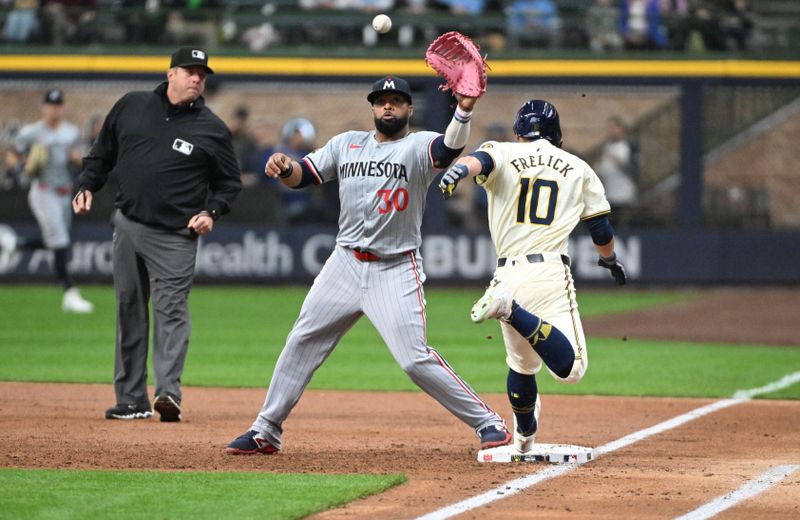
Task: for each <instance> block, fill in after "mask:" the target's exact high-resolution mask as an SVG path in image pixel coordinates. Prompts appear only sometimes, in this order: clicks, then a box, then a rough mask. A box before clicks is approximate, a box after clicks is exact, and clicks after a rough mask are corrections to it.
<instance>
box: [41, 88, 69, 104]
mask: <svg viewBox="0 0 800 520" xmlns="http://www.w3.org/2000/svg"><path fill="white" fill-rule="evenodd" d="M42 102H43V103H45V104H47V105H63V104H64V92H63V91H62V90H61V89H58V88H53V89H50V90H48V91H47V92H45V93H44V99H43V100H42Z"/></svg>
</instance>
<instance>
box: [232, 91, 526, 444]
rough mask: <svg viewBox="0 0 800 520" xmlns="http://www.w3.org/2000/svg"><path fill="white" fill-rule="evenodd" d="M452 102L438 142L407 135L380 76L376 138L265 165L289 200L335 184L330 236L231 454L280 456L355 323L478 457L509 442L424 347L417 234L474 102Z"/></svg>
mask: <svg viewBox="0 0 800 520" xmlns="http://www.w3.org/2000/svg"><path fill="white" fill-rule="evenodd" d="M457 99H458V107H457V109H456V111H455V115H454V116H453V119H452V121H451V122H450V124H449V126H448V127H447V130H446V132H445V133H444V134H438V133H436V132H427V131H423V132H409V127H408V121H409V118H410V117H411V116H412V114H413V111H414V108H413V105H412V99H411V90H410V88H409V85H408V83H407V82H406V81H404V80H403V79H401V78H398V77H392V76H388V77H385V78H382V79H380V80H378V81H377V82H375V84H374V85H373V89H372V92H371V93H370V94H369V95H368V96H367V100H368V101H369V103H370V107H371V110H372V114H373V117H374V122H375V130H372V131H369V132H360V131H351V132H345V133H342V134H339V135H337V136H335V137H333V138H332V139H331V140H330V141H328V143H327V144H325V146H323V147H322V148H320V149H319V150H316V151H314V152H312V153H310V154H308V155H306V156H305V157H304V158H303V159H302V160H301V161H293V160H290V159H289V157H287V156H286V155H284V154H282V153H276V154H273V155H272V156H271V157H270V158H269V160H268V161H267V166H266V173H267V174H268V175H269V176H270V177H277V178H280V179H281V180H282V182H283V183H284V184H285V185H287V186H289V187H292V188H300V187H303V186H307V185H310V184H322V183H324V182H330V181H338V183H339V197H340V200H341V212H340V215H339V233H338V235H337V237H336V246H335V248H334V251H333V253H332V254H331V256H330V257H329V258H328V260H327V261H326V262H325V265H324V266H323V268H322V270H321V271H320V273H319V275H318V276H317V278H316V279H315V280H314V284H313V286H312V287H311V290H310V291H309V293H308V296H307V297H306V299H305V302H304V303H303V307H302V309H301V310H300V316H299V317H298V318H297V321H296V322H295V325H294V327H293V329H292V331H291V332H290V333H289V336H288V338H287V340H286V345H285V347H284V349H283V352H282V353H281V355H280V357H279V358H278V362H277V364H276V366H275V370H274V372H273V374H272V381H271V382H270V385H269V390H268V392H267V397H266V400H265V402H264V405H263V407H262V408H261V412H260V413H259V415H258V417H257V418H256V420H255V422H254V423H253V425H252V426H251V428H250V430H249V431H247V432H246V433H245V434H243V435H241V436H240V437H238V438H237V439H235V440H234V441H233V442H231V443H230V444H229V445H228V448H227V450H226V451H227V452H228V453H231V454H254V453H274V452H276V451H278V450H279V449H280V448H281V433H282V424H283V422H284V420H285V419H286V417H287V416H288V415H289V412H290V411H291V410H292V408H293V407H294V405H295V404H296V403H297V401H298V400H299V399H300V396H301V395H302V393H303V391H304V389H305V387H306V385H307V384H308V382H309V381H310V379H311V376H312V375H313V374H314V371H315V370H316V369H317V368H318V367H319V366H320V365H321V364H322V363H323V362H324V361H325V359H326V358H327V357H328V355H330V353H331V352H332V351H333V349H334V348H335V347H336V345H337V343H338V342H339V340H340V339H341V338H342V336H343V335H344V334H345V333H346V332H347V331H348V330H349V329H350V328H351V327H352V326H353V325H354V324H355V323H356V322H357V321H358V320H359V319H360V318H361V316H363V315H366V316H367V318H369V320H370V321H371V322H372V324H373V325H374V326H375V328H376V329H377V330H378V333H379V334H380V335H381V337H382V338H383V340H384V341H385V342H386V345H387V346H388V347H389V350H390V351H391V353H392V355H393V356H394V358H395V360H396V361H397V363H398V364H399V365H400V366H401V367H402V369H403V370H404V371H405V372H406V374H408V376H409V377H410V378H411V380H412V381H414V382H415V383H416V384H417V385H418V386H419V387H420V388H422V389H423V390H424V391H425V392H427V393H428V394H429V395H430V396H432V397H433V398H434V399H436V400H437V401H439V402H440V403H441V404H442V406H444V407H445V408H447V409H448V410H449V411H450V412H451V413H452V414H453V415H455V416H456V417H458V418H459V419H461V420H462V421H463V422H465V423H466V424H468V425H469V426H470V427H471V428H473V429H474V430H475V433H476V434H477V435H478V437H479V439H480V444H481V447H482V448H487V447H493V446H500V445H504V444H508V443H509V442H510V440H511V434H510V433H509V431H508V429H507V428H506V426H505V424H504V422H503V420H502V419H501V418H500V417H499V416H498V415H497V414H496V413H495V412H494V411H492V409H491V408H489V406H488V405H487V404H486V403H485V402H483V400H481V399H480V398H479V397H478V395H477V394H476V393H475V392H474V391H473V390H472V389H471V388H470V387H469V385H468V384H467V383H466V382H465V381H464V380H463V379H461V378H460V377H459V376H458V374H456V372H455V371H454V370H453V368H452V367H451V366H450V365H449V364H448V363H447V362H446V361H445V360H444V359H443V358H442V356H441V355H440V354H439V353H438V352H436V350H434V349H433V348H432V347H430V346H429V345H428V342H427V338H426V320H427V316H426V309H425V294H424V291H423V286H422V284H423V282H424V281H425V273H424V272H423V270H422V257H421V255H420V252H419V247H420V245H421V242H422V238H421V234H420V226H421V224H422V215H423V212H424V210H425V200H426V194H427V191H428V187H429V186H430V184H431V182H432V181H433V180H434V178H435V177H436V175H437V174H438V173H440V171H441V169H442V168H445V167H447V166H448V165H449V164H450V163H451V162H452V161H453V159H455V158H456V157H457V156H458V154H459V153H461V151H462V150H463V148H464V146H465V145H466V142H467V139H468V137H469V128H470V118H471V115H472V108H473V106H474V104H475V101H476V99H475V98H469V97H462V96H457Z"/></svg>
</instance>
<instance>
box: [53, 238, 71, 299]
mask: <svg viewBox="0 0 800 520" xmlns="http://www.w3.org/2000/svg"><path fill="white" fill-rule="evenodd" d="M68 251H69V249H68V248H66V247H60V248H58V249H53V267H54V268H55V271H56V278H57V279H58V281H59V283H60V284H61V286H62V287H63V288H64V290H65V291H66V290H67V289H69V288H70V287H72V280H71V279H70V277H69V272H67V252H68Z"/></svg>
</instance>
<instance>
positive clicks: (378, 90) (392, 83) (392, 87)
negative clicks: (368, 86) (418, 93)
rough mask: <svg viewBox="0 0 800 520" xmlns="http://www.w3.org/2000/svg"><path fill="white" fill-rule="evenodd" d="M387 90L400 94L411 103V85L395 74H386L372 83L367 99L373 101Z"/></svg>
mask: <svg viewBox="0 0 800 520" xmlns="http://www.w3.org/2000/svg"><path fill="white" fill-rule="evenodd" d="M387 92H392V93H395V94H400V95H401V96H403V97H404V98H406V101H408V102H409V103H411V87H409V86H408V81H406V80H404V79H403V78H398V77H397V76H386V77H385V78H381V79H379V80H378V81H376V82H375V83H373V84H372V92H370V93H369V95H368V96H367V101H369V102H370V103H374V102H375V99H376V98H377V97H378V96H380V95H381V94H386V93H387Z"/></svg>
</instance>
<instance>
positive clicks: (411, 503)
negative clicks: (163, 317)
mask: <svg viewBox="0 0 800 520" xmlns="http://www.w3.org/2000/svg"><path fill="white" fill-rule="evenodd" d="M794 294H797V293H794ZM783 296H784V292H783V291H774V292H773V294H772V296H770V297H765V298H764V299H763V300H759V301H763V302H765V303H766V302H770V301H771V302H776V301H777V302H783V303H791V302H790V300H792V299H791V298H783ZM748 297H750V298H752V297H755V296H754V295H753V294H750V295H749V296H748ZM761 297H763V291H761V292H759V298H761ZM709 298H712V299H711V300H706V302H705V303H703V298H701V299H699V300H697V301H695V302H691V303H688V304H681V305H676V306H673V307H671V308H669V309H661V310H660V311H650V313H651V315H652V317H653V318H654V319H653V320H651V326H650V328H649V329H647V328H641V329H639V330H641V331H648V330H649V333H648V334H647V335H646V336H647V337H653V336H655V337H660V336H659V330H660V331H661V332H662V333H664V334H666V333H665V332H664V329H665V328H666V327H664V326H662V327H661V328H660V329H658V327H656V326H655V325H654V324H655V323H665V322H672V323H676V322H675V321H673V320H675V319H679V320H683V322H684V323H686V322H687V320H689V317H690V316H692V315H694V316H695V321H694V322H693V323H697V321H696V320H697V318H696V316H697V310H698V309H702V310H703V311H704V312H703V313H702V314H701V316H702V317H703V321H704V322H707V321H709V320H710V321H711V322H712V323H715V324H716V326H717V327H720V324H722V323H725V320H730V321H729V323H730V324H731V328H736V326H737V325H741V324H742V323H745V321H742V317H741V316H738V315H734V314H735V312H736V311H735V310H732V311H730V313H731V314H730V316H729V317H728V318H724V317H718V318H716V319H710V316H709V309H710V308H711V307H709V303H708V302H709V301H712V302H715V303H714V306H716V307H721V306H722V304H723V303H724V302H732V303H735V304H737V305H739V304H740V303H741V301H742V300H741V299H738V298H736V299H735V298H733V297H732V295H731V294H728V293H725V292H724V291H723V292H722V293H718V292H711V293H709ZM782 298H783V299H782ZM794 300H798V301H797V302H795V303H796V304H797V305H799V306H800V298H794ZM732 307H736V305H732ZM757 307H759V306H758V305H752V300H751V301H750V304H749V305H748V306H747V309H746V310H747V311H748V312H749V313H748V316H750V317H752V316H753V315H754V314H758V313H760V312H761V310H760V309H758V308H757ZM678 308H680V309H683V311H684V313H683V315H682V316H677V315H676V313H677V311H676V309H678ZM645 314H647V313H645ZM636 315H637V316H639V317H638V318H637V319H635V320H630V319H629V320H626V321H624V325H625V327H624V330H623V329H621V328H619V327H618V328H614V327H613V323H609V321H613V320H614V319H616V318H607V319H604V320H594V321H592V322H587V330H588V331H589V332H590V334H593V335H600V332H599V331H600V330H604V331H605V332H604V333H603V334H604V335H617V334H626V335H629V336H632V337H635V336H639V337H645V334H643V333H642V334H639V333H638V332H631V328H630V327H632V326H633V325H632V323H633V324H635V326H636V327H642V325H641V322H642V321H643V319H644V318H642V317H641V315H640V313H636ZM723 316H727V314H724V313H723ZM770 316H774V312H773V313H772V314H770V313H768V312H766V311H764V312H763V317H762V318H763V319H766V318H769V317H770ZM787 316H793V318H792V319H795V320H796V317H797V316H800V313H798V312H797V310H795V311H794V314H792V315H787ZM762 318H759V319H762ZM778 321H782V322H787V323H786V324H785V325H778V326H777V329H781V327H785V329H786V331H787V332H786V336H784V337H783V338H784V339H778V340H775V341H774V342H775V343H777V344H781V345H787V346H788V345H798V340H796V339H795V340H793V341H791V342H788V341H786V339H785V338H788V337H789V335H790V334H789V332H791V329H794V330H795V331H797V329H798V327H797V325H796V323H795V324H792V323H789V322H791V319H790V320H778ZM678 323H680V321H679V322H678ZM603 327H606V328H605V329H603ZM680 328H681V327H674V329H676V330H677V329H680ZM722 328H723V329H725V330H727V327H722ZM739 328H741V327H739ZM657 329H658V330H657ZM692 330H695V331H696V332H697V334H698V335H693V336H692V337H691V339H698V338H702V339H706V340H707V339H709V338H705V337H703V336H702V333H701V330H700V329H699V328H698V329H692ZM740 332H741V331H740ZM673 333H674V332H673ZM676 337H677V336H676ZM757 337H759V338H764V337H765V335H764V334H761V335H758V336H757ZM679 339H690V338H679ZM716 339H717V340H720V341H732V340H731V339H729V338H726V337H721V336H720V337H716ZM739 341H755V342H757V343H770V341H767V340H766V339H760V340H758V341H756V340H754V339H752V338H749V337H742V335H741V334H740V337H739ZM791 368H792V367H787V370H790V369H791ZM795 369H796V367H795ZM483 397H485V398H486V400H487V401H488V402H489V404H490V405H492V406H493V407H494V408H495V409H496V410H497V411H498V412H500V413H501V414H503V416H504V417H506V418H510V417H511V410H510V408H509V405H508V402H507V399H506V397H505V396H504V395H500V394H488V395H484V396H483ZM263 398H264V390H261V389H246V390H243V389H209V388H186V389H185V395H184V416H185V417H186V420H185V421H184V422H182V423H178V424H175V423H160V422H158V421H157V420H154V419H151V420H146V421H132V422H125V421H107V420H105V419H103V411H104V410H105V408H106V407H107V406H109V405H110V404H112V402H113V399H114V393H113V389H112V388H111V386H110V385H75V384H32V383H0V416H2V417H3V420H2V425H3V426H2V429H0V461H2V462H0V465H2V466H5V467H28V468H45V467H59V468H113V469H164V470H211V471H231V470H236V471H271V472H272V471H274V472H315V473H317V472H318V473H328V472H330V473H354V472H359V473H361V472H363V473H403V474H405V475H407V476H408V482H407V483H406V484H404V485H402V486H399V487H397V488H394V489H392V490H390V491H388V492H386V493H383V494H381V495H377V496H373V497H370V498H367V499H364V500H361V501H358V502H355V503H352V504H350V505H347V506H345V507H342V508H338V509H334V510H331V511H327V512H325V513H322V514H319V515H317V516H316V518H325V519H335V518H347V519H362V518H363V519H367V518H369V519H372V518H413V517H416V516H419V515H422V514H425V513H428V512H431V511H434V510H437V509H439V508H441V507H445V506H447V505H450V504H452V503H454V502H457V501H460V500H463V499H465V498H468V497H470V496H473V495H477V494H480V493H482V492H484V491H487V490H489V489H492V488H494V487H496V486H498V485H500V484H502V483H503V482H506V481H508V480H511V479H514V478H516V477H519V476H522V475H525V474H529V473H532V472H534V471H538V470H540V469H543V468H547V467H549V466H548V465H547V464H545V463H539V464H524V465H523V464H482V463H478V462H477V461H476V460H475V455H476V450H477V439H476V438H475V436H474V434H473V433H472V432H471V431H470V430H469V428H467V427H466V426H464V425H463V424H461V423H460V422H459V421H458V420H456V419H455V418H454V417H452V416H450V415H449V414H447V413H446V412H444V411H443V410H442V409H441V408H440V406H439V405H438V404H437V403H436V402H435V401H433V400H432V399H431V398H429V397H427V396H426V395H424V394H420V393H387V392H375V393H372V392H339V391H335V392H334V391H309V392H307V393H306V394H305V395H304V396H303V398H302V399H301V401H300V403H299V404H298V406H297V408H296V409H295V410H294V412H293V413H292V415H291V416H290V418H289V420H287V422H286V424H285V425H284V427H285V434H284V442H285V447H284V450H283V451H282V452H281V453H279V454H277V455H272V456H250V457H241V456H239V457H233V456H228V455H225V454H224V452H223V449H224V447H225V445H226V444H227V442H228V441H230V440H231V439H232V438H234V437H236V436H237V435H239V434H241V433H242V432H243V431H244V430H245V429H247V427H248V425H249V423H250V421H252V419H253V418H254V414H255V412H256V411H257V409H258V406H259V405H260V403H261V402H262V400H263ZM710 402H713V401H712V400H701V399H671V398H616V397H585V396H584V397H567V396H544V398H543V415H542V428H541V433H540V435H539V437H538V439H537V440H539V441H540V442H551V443H556V442H568V443H573V444H581V445H587V446H600V445H603V444H606V443H608V442H611V441H614V440H616V439H619V438H620V437H623V436H625V435H627V434H630V433H632V432H634V431H638V430H641V429H643V428H647V427H650V426H653V425H655V424H657V423H659V422H661V421H664V420H667V419H670V418H673V417H675V416H678V415H680V414H682V413H685V412H687V411H690V410H694V409H696V408H698V407H700V406H703V405H705V404H708V403H710ZM798 463H800V402H796V401H750V402H744V403H741V404H737V405H734V406H731V407H729V408H725V409H723V410H720V411H717V412H715V413H712V414H709V415H706V416H704V417H701V418H699V419H697V420H695V421H692V422H689V423H687V424H684V425H682V426H679V427H677V428H675V429H671V430H668V431H665V432H663V433H661V434H658V435H655V436H653V437H650V438H648V439H645V440H643V441H641V442H639V443H636V444H633V445H630V446H628V447H626V448H623V449H620V450H618V451H614V452H613V453H609V454H608V455H606V456H604V457H601V458H599V459H598V460H596V461H593V462H591V463H589V464H586V465H583V466H581V467H579V468H577V469H575V470H574V471H572V472H570V473H569V474H567V475H566V476H562V477H559V478H555V479H552V480H547V481H544V482H542V483H540V484H537V485H536V486H534V487H531V488H529V489H528V490H526V491H524V492H522V493H519V494H517V495H514V496H511V497H509V498H506V499H503V500H499V501H497V502H494V503H492V504H490V505H488V506H485V507H483V508H481V509H477V510H475V511H471V512H468V513H466V514H465V515H463V516H462V517H464V518H481V519H485V518H492V519H495V518H501V519H505V518H507V519H518V518H532V517H536V518H564V517H569V518H588V517H592V518H595V519H596V518H620V517H628V518H673V517H675V516H679V515H681V514H684V513H687V512H689V511H692V510H694V509H695V508H697V507H699V506H701V505H702V504H704V503H706V502H708V501H710V500H712V499H713V498H715V497H717V496H720V495H724V494H726V493H728V492H730V491H732V490H734V489H736V488H737V487H739V486H740V485H742V484H743V483H745V482H746V481H748V480H750V479H754V478H755V477H757V476H758V475H760V474H762V473H764V472H765V471H767V470H768V469H770V468H773V467H775V466H780V465H786V464H798ZM724 518H735V519H739V518H741V519H744V518H748V519H749V518H775V519H782V518H786V519H789V518H800V471H798V472H795V473H793V474H792V475H790V476H789V477H788V478H787V479H785V480H783V481H782V482H781V483H779V484H777V485H775V486H773V487H772V488H770V489H769V490H768V491H766V492H765V493H763V494H762V495H759V496H757V497H755V498H752V499H749V500H747V501H745V502H743V503H741V504H740V505H738V506H735V507H734V508H733V509H731V510H728V511H727V512H726V513H724Z"/></svg>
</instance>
